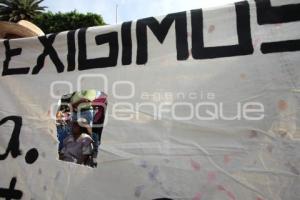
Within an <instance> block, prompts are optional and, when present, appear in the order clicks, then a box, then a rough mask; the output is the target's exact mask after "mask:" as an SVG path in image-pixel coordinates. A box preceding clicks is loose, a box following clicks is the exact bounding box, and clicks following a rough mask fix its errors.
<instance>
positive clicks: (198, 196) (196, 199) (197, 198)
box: [193, 192, 202, 200]
mask: <svg viewBox="0 0 300 200" xmlns="http://www.w3.org/2000/svg"><path fill="white" fill-rule="evenodd" d="M201 198H202V195H201V193H200V192H198V193H197V194H196V195H195V197H194V198H193V200H201Z"/></svg>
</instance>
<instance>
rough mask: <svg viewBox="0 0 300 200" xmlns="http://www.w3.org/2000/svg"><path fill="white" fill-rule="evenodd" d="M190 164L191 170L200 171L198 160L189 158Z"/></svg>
mask: <svg viewBox="0 0 300 200" xmlns="http://www.w3.org/2000/svg"><path fill="white" fill-rule="evenodd" d="M191 166H192V168H193V170H195V171H200V169H201V166H200V164H199V163H198V162H196V161H194V160H193V159H191Z"/></svg>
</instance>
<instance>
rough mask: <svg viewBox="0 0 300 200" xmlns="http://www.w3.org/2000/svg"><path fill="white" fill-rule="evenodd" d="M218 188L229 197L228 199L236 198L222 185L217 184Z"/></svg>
mask: <svg viewBox="0 0 300 200" xmlns="http://www.w3.org/2000/svg"><path fill="white" fill-rule="evenodd" d="M218 190H219V191H222V192H225V194H226V195H227V196H228V197H229V199H231V200H236V198H235V196H234V194H233V193H232V192H231V191H229V190H227V189H226V188H225V187H224V186H222V185H218Z"/></svg>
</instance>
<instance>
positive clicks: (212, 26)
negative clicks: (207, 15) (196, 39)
mask: <svg viewBox="0 0 300 200" xmlns="http://www.w3.org/2000/svg"><path fill="white" fill-rule="evenodd" d="M215 29H216V27H215V25H210V26H209V28H208V33H212V32H214V30H215Z"/></svg>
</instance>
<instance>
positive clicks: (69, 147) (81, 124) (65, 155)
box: [61, 119, 93, 166]
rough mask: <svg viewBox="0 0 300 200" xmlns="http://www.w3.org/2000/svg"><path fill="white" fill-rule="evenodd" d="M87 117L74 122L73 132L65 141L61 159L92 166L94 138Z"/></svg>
mask: <svg viewBox="0 0 300 200" xmlns="http://www.w3.org/2000/svg"><path fill="white" fill-rule="evenodd" d="M91 131H92V130H91V127H90V126H89V124H88V123H87V122H86V120H85V119H78V120H77V121H74V122H72V130H71V132H72V134H70V135H69V136H68V137H66V138H65V140H64V141H63V148H62V150H61V160H64V161H67V162H73V163H77V164H83V165H88V166H91V161H92V153H93V139H92V137H91V133H92V132H91Z"/></svg>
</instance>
